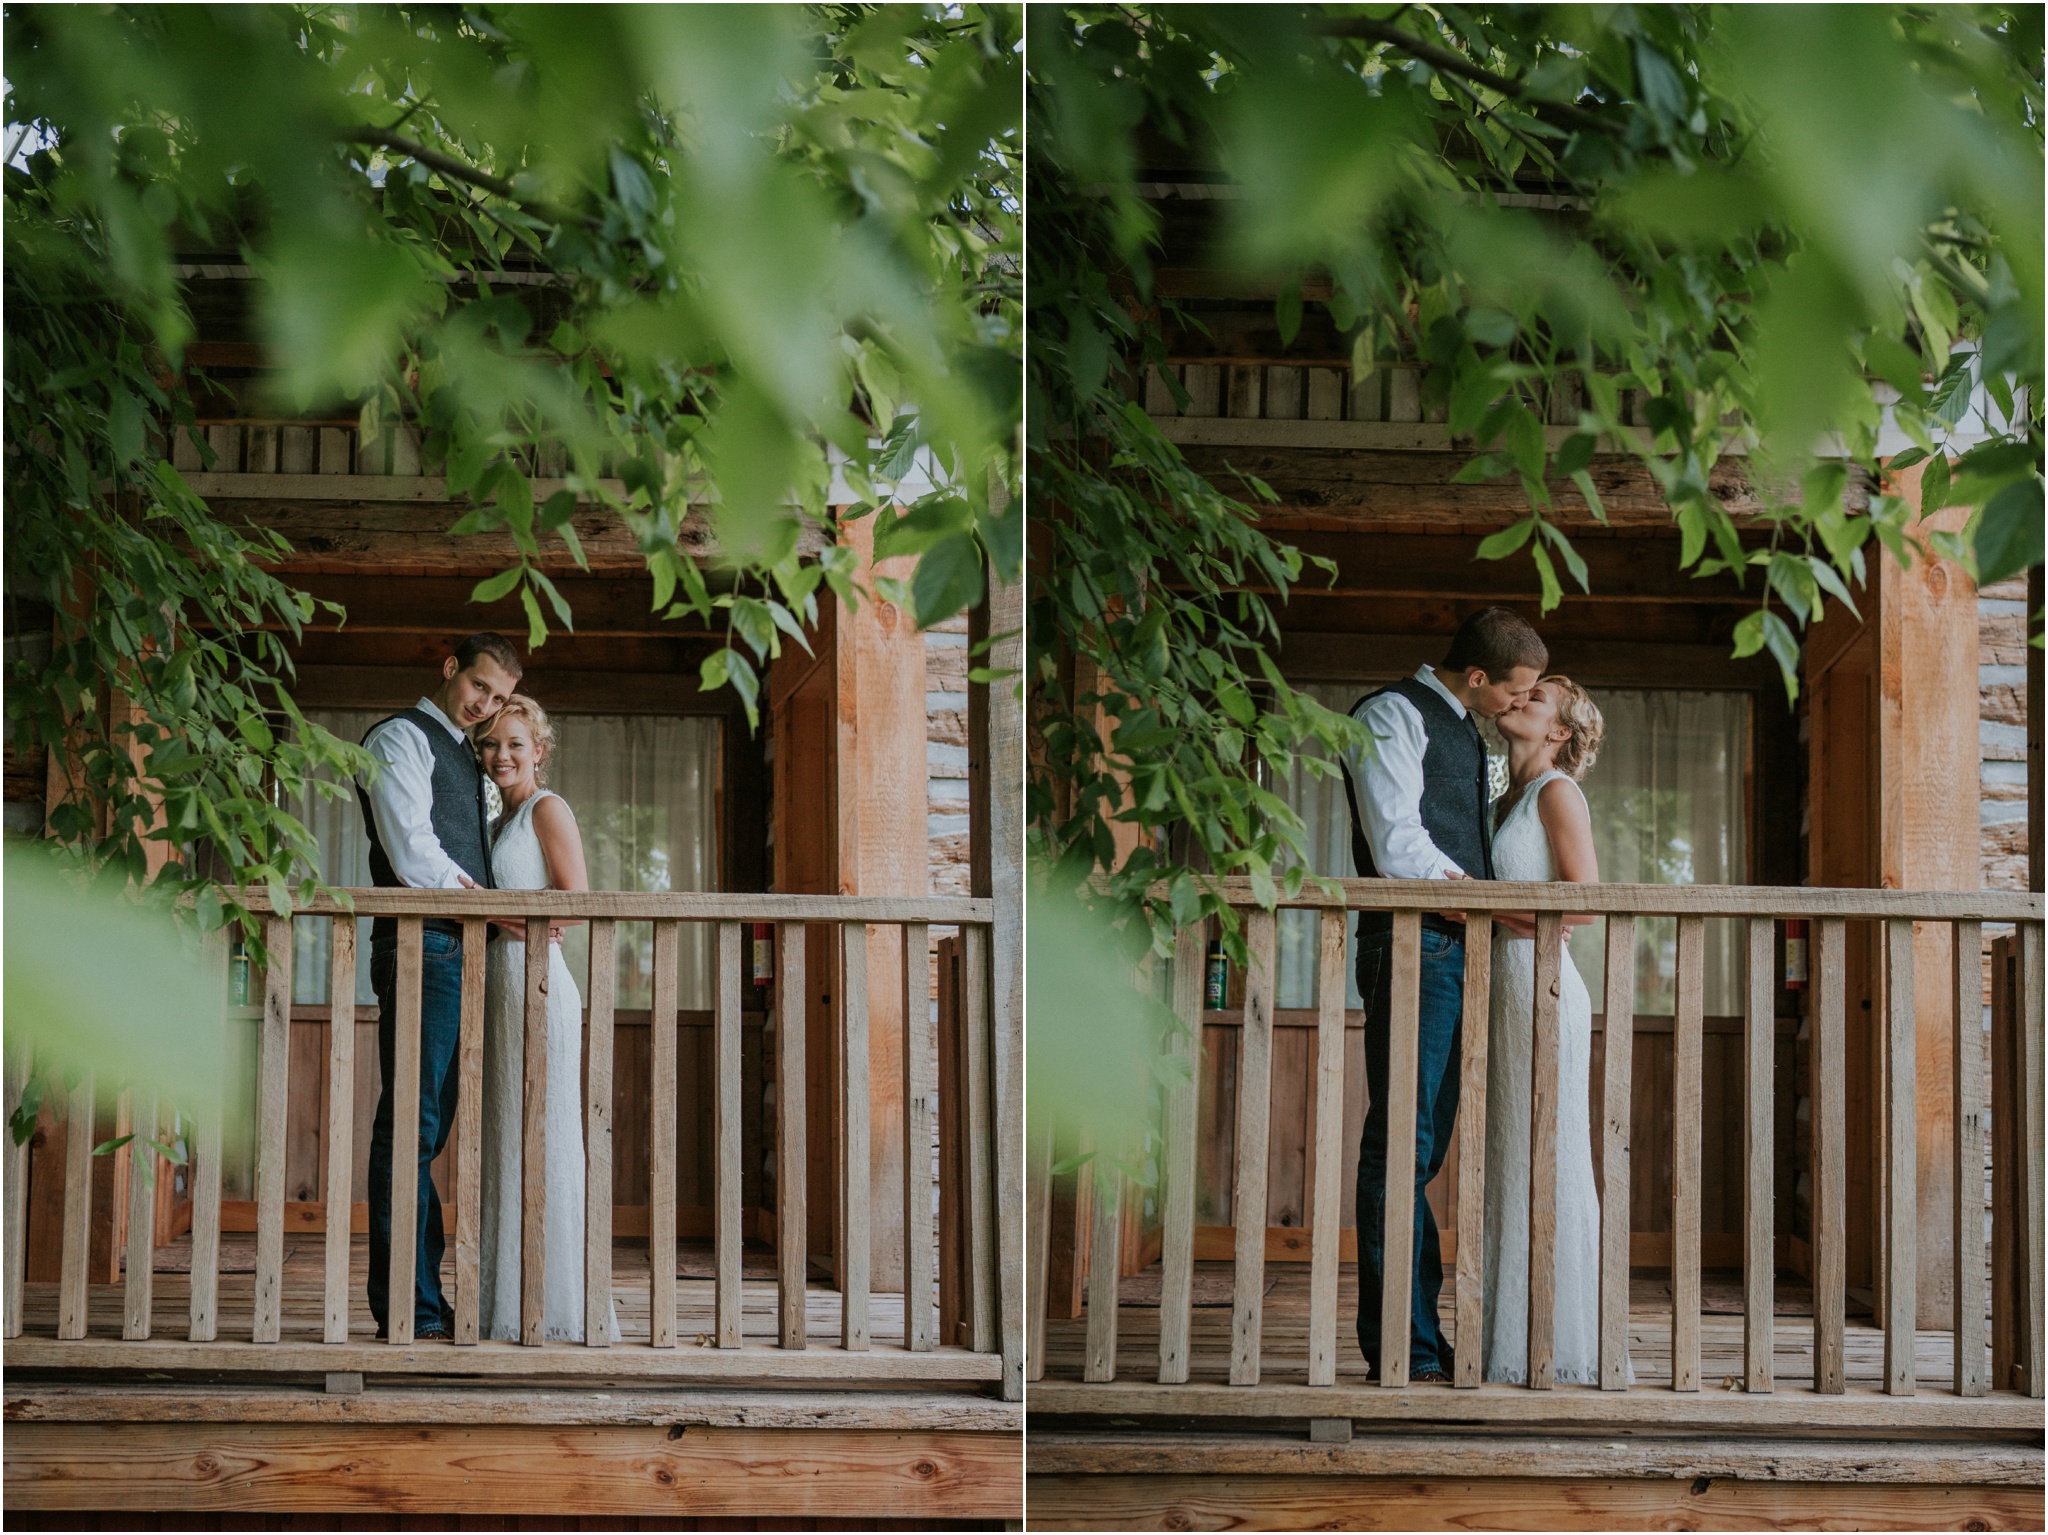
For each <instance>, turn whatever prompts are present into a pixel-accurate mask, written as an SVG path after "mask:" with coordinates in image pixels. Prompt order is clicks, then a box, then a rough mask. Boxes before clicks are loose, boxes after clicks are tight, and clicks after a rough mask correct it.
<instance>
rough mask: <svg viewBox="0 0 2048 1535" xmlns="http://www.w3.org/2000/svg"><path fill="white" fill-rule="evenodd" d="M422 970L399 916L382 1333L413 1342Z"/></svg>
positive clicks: (396, 1341)
mask: <svg viewBox="0 0 2048 1535" xmlns="http://www.w3.org/2000/svg"><path fill="white" fill-rule="evenodd" d="M423 970H424V958H423V950H422V938H421V928H420V919H419V918H418V917H400V918H399V919H398V963H397V969H396V972H395V975H394V979H393V982H392V985H393V987H394V988H395V991H394V1000H395V1001H396V1002H397V1005H398V1015H397V1017H396V1019H395V1020H394V1021H393V1029H392V1033H393V1040H394V1042H393V1047H392V1051H391V1260H390V1267H389V1270H388V1274H389V1286H390V1287H389V1289H388V1290H387V1291H386V1292H385V1293H386V1294H387V1295H388V1296H389V1297H390V1299H389V1300H388V1301H387V1302H386V1305H387V1308H388V1309H387V1313H386V1315H387V1325H386V1328H385V1335H386V1336H387V1338H388V1339H389V1340H390V1342H391V1343H392V1344H393V1346H403V1345H406V1344H409V1343H411V1342H412V1333H413V1312H414V1310H415V1308H416V1306H417V1304H418V1301H417V1296H416V1295H415V1293H414V1285H413V1270H414V1268H415V1267H416V1265H417V1262H418V1253H419V1196H420V981H421V977H422V974H423Z"/></svg>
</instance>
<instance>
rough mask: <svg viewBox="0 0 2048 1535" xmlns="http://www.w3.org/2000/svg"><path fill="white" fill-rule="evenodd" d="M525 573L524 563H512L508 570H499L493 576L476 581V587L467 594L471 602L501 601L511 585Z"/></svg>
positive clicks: (515, 583) (514, 584) (515, 584)
mask: <svg viewBox="0 0 2048 1535" xmlns="http://www.w3.org/2000/svg"><path fill="white" fill-rule="evenodd" d="M525 573H526V567H525V566H524V565H514V566H513V567H512V568H511V569H510V570H501V571H499V572H498V574H496V575H495V576H489V577H486V578H485V579H484V580H482V581H479V582H477V584H476V589H475V590H474V591H472V592H471V593H470V594H469V600H470V601H471V602H498V601H501V600H502V599H503V598H504V597H505V596H506V594H507V593H509V592H510V591H511V590H512V588H513V587H515V586H517V585H518V584H519V578H520V577H521V576H522V575H524V574H525Z"/></svg>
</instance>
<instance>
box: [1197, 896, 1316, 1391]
mask: <svg viewBox="0 0 2048 1535" xmlns="http://www.w3.org/2000/svg"><path fill="white" fill-rule="evenodd" d="M1173 1015H1174V1017H1175V1018H1176V1019H1178V1020H1179V1023H1180V1027H1179V1028H1178V1029H1176V1030H1175V1031H1174V1034H1173V1040H1172V1044H1171V1047H1170V1049H1171V1053H1172V1054H1173V1055H1174V1056H1175V1057H1177V1058H1178V1060H1179V1061H1180V1063H1181V1067H1182V1069H1181V1070H1180V1071H1178V1072H1175V1073H1174V1074H1173V1076H1172V1078H1171V1079H1170V1081H1169V1082H1168V1084H1167V1088H1166V1126H1165V1130H1166V1139H1165V1144H1164V1146H1162V1147H1161V1149H1160V1154H1159V1155H1160V1161H1159V1173H1160V1180H1161V1182H1162V1183H1163V1184H1164V1188H1163V1189H1162V1190H1161V1203H1160V1248H1159V1382H1160V1384H1161V1385H1167V1386H1173V1385H1180V1384H1182V1383H1183V1382H1185V1381H1186V1380H1187V1378H1188V1332H1189V1325H1190V1319H1191V1313H1192V1308H1193V1304H1194V1281H1195V1114H1196V1106H1197V1105H1198V1104H1199V1103H1200V1102H1201V1094H1200V1082H1201V1072H1202V929H1201V928H1200V927H1199V926H1195V925H1190V926H1188V927H1184V928H1182V929H1181V930H1180V931H1179V932H1178V933H1177V934H1175V935H1174V941H1173ZM1311 1348H1313V1345H1311ZM1311 1383H1312V1384H1313V1383H1314V1380H1313V1377H1311Z"/></svg>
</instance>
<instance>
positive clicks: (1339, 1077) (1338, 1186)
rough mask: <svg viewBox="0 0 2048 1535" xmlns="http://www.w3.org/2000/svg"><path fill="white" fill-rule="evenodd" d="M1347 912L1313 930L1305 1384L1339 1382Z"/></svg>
mask: <svg viewBox="0 0 2048 1535" xmlns="http://www.w3.org/2000/svg"><path fill="white" fill-rule="evenodd" d="M1350 923H1351V918H1350V914H1349V913H1348V912H1346V911H1345V910H1344V909H1343V908H1342V907H1336V908H1332V909H1328V910H1325V911H1324V912H1323V913H1322V915H1321V917H1320V919H1319V920H1318V923H1317V930H1316V939H1317V941H1316V1070H1315V1105H1316V1120H1315V1123H1316V1139H1315V1146H1314V1147H1313V1149H1312V1151H1311V1155H1313V1156H1314V1158H1315V1164H1314V1177H1313V1181H1314V1184H1315V1196H1314V1207H1313V1209H1312V1211H1311V1212H1310V1217H1309V1233H1310V1235H1309V1242H1310V1246H1309V1280H1308V1383H1309V1384H1310V1385H1311V1386H1332V1385H1335V1384H1336V1382H1337V1257H1338V1251H1337V1249H1338V1246H1339V1244H1340V1242H1341V1241H1342V1240H1343V1232H1342V1229H1341V1228H1342V1225H1343V1215H1344V1163H1343V1155H1344V1000H1345V984H1344V982H1345V975H1344V959H1345V950H1346V943H1345V938H1346V936H1347V934H1346V931H1345V930H1346V929H1347V928H1348V927H1349V926H1350Z"/></svg>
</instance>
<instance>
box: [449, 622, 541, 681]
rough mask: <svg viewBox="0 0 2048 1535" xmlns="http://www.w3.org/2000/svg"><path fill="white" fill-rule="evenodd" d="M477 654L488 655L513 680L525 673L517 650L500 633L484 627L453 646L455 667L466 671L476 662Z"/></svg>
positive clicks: (460, 670)
mask: <svg viewBox="0 0 2048 1535" xmlns="http://www.w3.org/2000/svg"><path fill="white" fill-rule="evenodd" d="M478 656H489V657H490V658H491V659H492V660H493V661H496V662H497V663H498V665H499V666H500V667H502V668H503V669H504V670H505V671H506V672H507V673H508V674H509V675H510V676H512V677H513V678H514V679H515V680H516V679H518V678H519V677H521V676H523V675H525V672H526V667H525V666H524V665H523V664H522V663H521V662H520V660H519V650H518V647H517V646H515V645H514V644H513V643H512V642H511V641H510V640H508V639H506V638H505V636H504V635H502V634H493V633H492V632H491V631H490V630H488V629H485V630H483V631H481V632H480V633H477V634H472V635H471V636H470V637H469V638H468V639H466V640H464V641H463V642H462V643H461V644H460V645H457V646H456V647H455V669H456V670H457V671H459V672H466V671H468V670H469V669H470V667H472V666H474V665H475V664H476V658H477V657H478Z"/></svg>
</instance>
